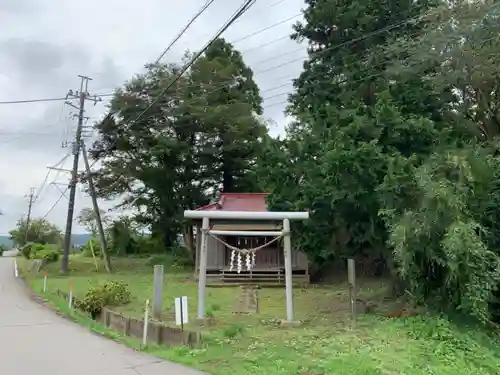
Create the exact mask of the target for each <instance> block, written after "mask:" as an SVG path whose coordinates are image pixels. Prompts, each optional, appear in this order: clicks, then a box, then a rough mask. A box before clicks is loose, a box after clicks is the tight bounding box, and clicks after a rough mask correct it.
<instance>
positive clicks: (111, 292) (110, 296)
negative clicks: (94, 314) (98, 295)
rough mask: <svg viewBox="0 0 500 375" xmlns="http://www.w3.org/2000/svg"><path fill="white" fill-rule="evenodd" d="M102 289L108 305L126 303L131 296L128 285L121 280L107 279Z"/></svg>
mask: <svg viewBox="0 0 500 375" xmlns="http://www.w3.org/2000/svg"><path fill="white" fill-rule="evenodd" d="M103 289H104V290H105V291H106V295H107V300H106V304H107V305H110V306H119V305H126V304H127V303H129V302H130V299H131V298H132V295H131V293H130V290H129V289H128V285H127V284H125V283H124V282H123V281H108V282H106V283H105V284H104V285H103Z"/></svg>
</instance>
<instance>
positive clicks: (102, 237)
mask: <svg viewBox="0 0 500 375" xmlns="http://www.w3.org/2000/svg"><path fill="white" fill-rule="evenodd" d="M81 148H82V156H83V161H84V163H85V169H86V170H87V183H88V184H89V189H90V197H91V198H92V206H93V207H94V213H95V220H96V222H97V230H98V231H99V244H100V245H101V251H102V255H103V257H104V267H106V271H108V272H111V259H110V257H109V253H108V248H107V246H106V235H105V234H104V228H103V226H102V221H101V213H100V212H99V205H98V204H97V197H96V193H95V187H94V180H93V179H92V172H91V170H90V165H89V158H88V156H87V150H86V149H85V143H84V142H83V141H82V144H81Z"/></svg>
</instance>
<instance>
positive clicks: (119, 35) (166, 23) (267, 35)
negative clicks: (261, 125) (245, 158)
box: [0, 0, 306, 234]
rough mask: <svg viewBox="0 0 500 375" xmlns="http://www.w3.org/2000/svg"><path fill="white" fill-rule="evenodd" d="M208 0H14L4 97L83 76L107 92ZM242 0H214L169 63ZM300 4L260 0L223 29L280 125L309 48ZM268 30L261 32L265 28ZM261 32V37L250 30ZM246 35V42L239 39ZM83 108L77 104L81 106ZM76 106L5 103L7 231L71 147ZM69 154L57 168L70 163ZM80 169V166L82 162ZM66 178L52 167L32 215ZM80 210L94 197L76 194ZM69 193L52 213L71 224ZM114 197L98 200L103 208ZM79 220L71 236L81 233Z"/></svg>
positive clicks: (8, 19) (1, 84) (1, 5)
mask: <svg viewBox="0 0 500 375" xmlns="http://www.w3.org/2000/svg"><path fill="white" fill-rule="evenodd" d="M204 3H205V0H190V1H182V2H180V3H178V2H175V1H165V0H142V1H124V0H120V1H119V0H107V1H97V0H87V1H84V2H75V1H63V0H50V1H40V0H12V1H10V0H7V1H1V2H0V25H2V26H1V29H2V32H1V33H0V102H1V101H10V100H23V99H34V98H51V97H61V96H65V95H66V93H67V92H68V90H69V89H73V90H76V89H78V87H79V78H78V76H77V75H78V74H83V75H87V76H90V77H92V78H93V81H91V83H90V86H89V92H90V93H91V94H107V93H110V92H112V91H113V88H115V87H118V86H120V85H121V84H122V83H123V82H124V81H125V80H127V79H129V78H130V77H131V76H132V75H133V74H135V73H138V72H141V70H142V69H143V65H144V64H145V63H146V62H152V61H154V60H155V59H156V58H157V57H158V56H159V55H160V54H161V52H162V51H163V49H164V48H165V47H166V46H167V45H168V44H169V42H170V41H171V40H172V39H173V38H174V37H175V36H176V35H177V34H178V33H179V31H180V30H181V29H182V28H183V27H184V25H185V24H186V23H187V22H188V21H189V20H190V19H191V18H192V16H193V15H194V14H195V13H196V12H197V10H198V9H199V8H200V7H201V6H202V5H203V4H204ZM242 3H243V0H237V1H235V0H216V1H215V3H214V4H213V5H212V6H211V7H210V8H209V10H208V11H207V12H206V13H205V14H204V15H203V16H202V17H200V18H199V19H198V21H197V22H196V23H195V24H194V25H193V26H192V27H191V28H190V29H189V30H188V31H187V33H186V34H185V35H184V36H183V37H182V38H181V40H180V41H179V42H178V43H177V44H176V45H175V47H174V48H173V49H172V50H171V51H170V52H169V53H168V54H167V55H166V56H165V57H164V58H163V60H162V61H163V62H167V61H178V60H179V59H180V57H181V56H182V54H183V52H184V51H185V50H186V49H189V50H191V51H196V50H199V49H200V48H201V47H202V46H203V45H204V44H205V43H206V42H207V41H208V40H209V39H210V38H211V37H212V36H213V35H214V34H215V32H216V31H217V30H218V29H219V27H220V26H222V24H223V23H224V22H225V21H226V20H227V19H228V18H229V17H230V16H231V15H232V13H233V12H234V11H235V10H236V9H237V8H238V7H239V6H240V5H241V4H242ZM303 5H304V4H303V0H281V1H279V0H257V1H256V3H255V5H254V6H253V8H252V9H250V10H249V11H248V12H247V13H246V14H245V15H244V16H243V17H242V18H241V20H239V21H238V22H236V23H235V24H234V25H233V26H232V27H231V28H230V29H229V30H228V31H227V32H226V33H225V34H224V37H225V38H226V39H227V40H229V41H235V47H236V48H238V49H239V50H240V51H242V52H243V55H244V58H245V61H246V63H247V64H249V65H250V66H251V67H252V68H253V69H254V72H255V74H256V80H257V82H258V83H259V85H260V87H261V91H262V96H263V97H264V98H266V100H265V103H264V105H265V116H266V117H268V118H270V119H272V120H273V122H274V123H275V125H274V126H273V127H272V128H271V132H272V133H273V134H279V133H280V132H282V131H283V126H284V125H285V124H286V122H287V119H286V118H285V117H284V116H283V109H284V107H285V104H284V101H286V98H287V95H286V93H287V92H289V91H290V90H291V84H292V81H291V80H292V78H295V77H296V76H297V75H298V74H299V73H300V71H301V69H302V60H303V57H304V56H305V55H306V53H305V48H304V47H301V46H300V45H298V44H296V43H295V42H293V41H291V40H290V39H289V38H287V36H288V35H289V34H290V33H291V30H292V29H291V26H292V24H293V23H294V22H297V21H298V20H300V19H301V17H300V13H301V8H302V7H303ZM265 28H268V29H267V30H265V31H262V32H259V31H260V30H262V29H265ZM252 34H255V35H252ZM239 39H242V40H241V41H238V40H239ZM75 104H76V103H75ZM87 109H88V111H87V113H86V116H88V117H89V118H90V120H89V122H88V125H91V124H92V122H93V121H95V120H96V119H98V118H99V117H100V116H102V114H103V113H104V112H105V101H103V102H102V103H100V104H98V105H96V106H95V107H94V106H92V105H91V104H89V105H87ZM75 113H76V110H75V109H73V108H71V107H69V106H65V105H64V104H63V102H51V103H35V104H33V103H31V104H17V105H2V104H0V210H1V211H2V212H3V216H0V234H6V233H7V232H8V231H9V230H10V229H12V228H13V227H14V225H15V223H16V221H17V220H18V219H19V218H20V217H21V216H23V215H25V214H26V212H27V207H28V199H27V198H26V197H25V195H27V194H28V193H29V189H30V187H34V188H36V189H38V188H39V187H40V186H41V185H42V183H43V181H44V179H45V177H46V174H47V171H48V170H47V167H48V166H52V165H55V164H57V163H58V162H59V161H60V160H61V159H63V157H64V156H65V155H66V154H68V153H69V152H70V149H69V148H62V147H61V145H62V143H63V142H65V141H70V140H71V136H72V135H73V134H74V131H75V127H76V120H75V119H74V118H73V116H74V115H75ZM71 163H72V156H71V157H68V158H66V160H65V162H64V163H63V164H61V165H60V167H62V168H68V169H69V168H70V166H71ZM81 168H83V163H81ZM68 178H69V174H67V173H64V172H60V173H57V172H51V173H50V175H49V178H48V183H47V184H46V186H45V187H44V188H43V189H42V190H41V191H40V192H37V193H39V198H38V200H37V202H36V203H35V205H34V207H33V216H34V217H42V216H44V215H46V213H47V212H48V211H49V210H50V208H51V207H52V206H53V205H54V204H55V203H56V201H57V200H58V198H59V197H60V196H61V192H60V190H59V189H58V187H59V188H61V189H63V190H64V186H62V185H61V186H58V185H51V184H50V183H51V182H56V183H60V184H67V183H68ZM77 191H78V192H77V201H76V202H77V204H76V213H78V212H79V211H80V210H81V209H82V208H84V207H90V206H91V201H90V198H89V197H88V196H86V194H85V193H83V192H82V191H81V189H78V190H77ZM67 203H68V202H67V199H66V198H62V199H61V200H60V202H59V203H58V204H57V205H56V206H55V208H54V209H53V210H52V211H51V212H50V213H49V214H48V215H47V219H49V220H50V221H52V222H53V223H55V224H56V225H58V226H59V227H60V228H61V229H64V223H65V220H66V209H67ZM114 203H116V202H100V204H101V206H102V207H103V208H105V209H108V208H111V207H112V206H113V204H114ZM83 231H84V230H83V228H81V227H80V226H79V225H78V223H76V222H75V225H74V233H81V232H83Z"/></svg>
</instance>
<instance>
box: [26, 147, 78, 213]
mask: <svg viewBox="0 0 500 375" xmlns="http://www.w3.org/2000/svg"><path fill="white" fill-rule="evenodd" d="M69 155H70V154H66V155H65V156H64V157H63V158H62V159H61V160H60V161H59V162H57V163H56V164H54V166H53V168H55V167H58V166H59V165H61V164H63V163H64V162H65V161H66V159H68V157H69ZM50 172H51V169H48V170H47V174H46V175H45V178H44V180H43V182H42V184H41V185H40V187H39V188H38V190H37V194H36V196H35V199H34V201H33V204H35V203H36V202H37V201H38V199H39V198H40V196H41V194H42V190H43V188H44V187H45V186H46V184H47V181H48V180H49V175H50Z"/></svg>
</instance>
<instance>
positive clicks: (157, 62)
mask: <svg viewBox="0 0 500 375" xmlns="http://www.w3.org/2000/svg"><path fill="white" fill-rule="evenodd" d="M214 2H215V0H208V1H207V2H206V3H205V4H204V5H203V6H202V7H201V8H200V10H198V12H197V13H196V14H195V15H194V17H193V18H191V20H190V21H189V22H188V23H187V24H186V26H184V28H183V29H182V30H181V31H180V33H179V34H177V36H176V37H175V38H174V39H173V40H172V41H171V42H170V44H169V45H168V46H167V48H165V49H164V50H163V52H162V53H161V55H160V56H159V57H158V58H157V59H156V62H155V64H156V65H157V64H159V63H160V61H161V59H163V57H164V56H165V55H166V54H167V53H168V51H170V49H171V48H172V47H173V45H174V44H175V43H177V41H178V40H179V39H180V38H181V37H182V36H183V35H184V34H185V33H186V31H187V30H188V29H189V28H190V27H191V25H192V24H193V23H195V22H196V20H197V19H198V18H199V17H200V16H201V15H202V14H203V13H204V12H205V11H206V10H207V9H208V8H209V7H210V5H212V4H213V3H214Z"/></svg>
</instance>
